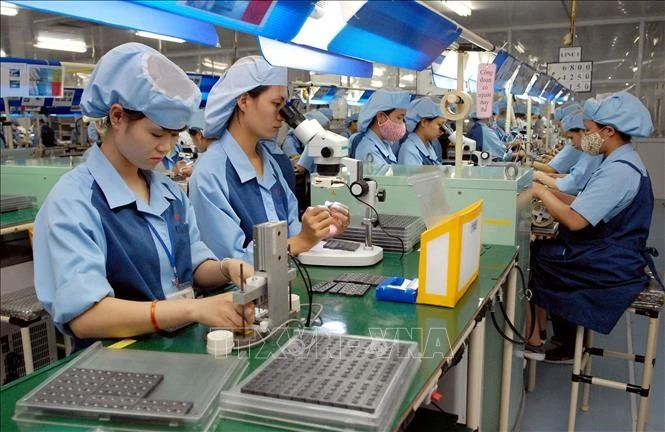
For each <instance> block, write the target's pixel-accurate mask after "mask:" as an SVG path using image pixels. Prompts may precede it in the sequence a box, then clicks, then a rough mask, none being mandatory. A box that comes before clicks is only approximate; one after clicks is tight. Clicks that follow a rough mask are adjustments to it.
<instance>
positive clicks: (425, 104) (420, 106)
mask: <svg viewBox="0 0 665 432" xmlns="http://www.w3.org/2000/svg"><path fill="white" fill-rule="evenodd" d="M445 122H446V119H445V118H444V117H443V114H442V113H441V108H440V107H439V105H438V104H435V103H434V102H433V101H432V99H430V98H428V97H424V98H420V99H416V100H414V101H413V102H411V103H410V104H409V108H408V109H407V110H406V130H407V131H409V135H408V137H407V138H406V140H405V141H404V142H403V143H402V146H401V147H400V150H399V155H398V157H397V161H398V163H399V164H400V165H441V161H440V160H439V159H438V157H437V154H436V151H435V150H434V147H433V146H432V142H431V141H432V140H436V139H438V138H439V136H441V134H442V132H441V126H442V125H443V124H444V123H445Z"/></svg>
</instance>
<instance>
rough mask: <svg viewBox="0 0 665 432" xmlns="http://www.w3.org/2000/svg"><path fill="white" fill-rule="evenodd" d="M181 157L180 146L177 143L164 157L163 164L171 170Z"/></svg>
mask: <svg viewBox="0 0 665 432" xmlns="http://www.w3.org/2000/svg"><path fill="white" fill-rule="evenodd" d="M180 159H181V157H180V146H179V145H178V144H176V145H175V146H174V147H173V150H171V151H170V152H169V154H167V155H166V156H164V157H163V158H162V165H164V168H166V170H167V171H171V170H172V169H173V167H174V166H175V164H176V163H178V161H179V160H180Z"/></svg>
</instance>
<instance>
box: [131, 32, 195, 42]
mask: <svg viewBox="0 0 665 432" xmlns="http://www.w3.org/2000/svg"><path fill="white" fill-rule="evenodd" d="M136 36H141V37H144V38H148V39H157V40H163V41H167V42H174V43H183V42H185V40H184V39H180V38H177V37H173V36H166V35H161V34H157V33H150V32H147V31H137V32H136Z"/></svg>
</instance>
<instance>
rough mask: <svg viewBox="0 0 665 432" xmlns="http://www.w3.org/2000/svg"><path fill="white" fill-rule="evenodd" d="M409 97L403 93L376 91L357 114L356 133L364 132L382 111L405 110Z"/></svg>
mask: <svg viewBox="0 0 665 432" xmlns="http://www.w3.org/2000/svg"><path fill="white" fill-rule="evenodd" d="M410 101H411V95H410V94H408V93H407V92H403V91H392V90H383V89H382V90H377V91H375V92H374V94H372V96H370V98H369V99H368V100H367V103H365V105H363V107H362V108H361V109H360V114H358V132H361V133H362V132H366V131H367V128H369V125H370V124H371V123H372V120H373V119H374V117H375V116H376V115H377V114H378V113H380V112H382V111H390V110H392V109H396V108H399V109H404V110H405V109H407V108H408V107H409V102H410Z"/></svg>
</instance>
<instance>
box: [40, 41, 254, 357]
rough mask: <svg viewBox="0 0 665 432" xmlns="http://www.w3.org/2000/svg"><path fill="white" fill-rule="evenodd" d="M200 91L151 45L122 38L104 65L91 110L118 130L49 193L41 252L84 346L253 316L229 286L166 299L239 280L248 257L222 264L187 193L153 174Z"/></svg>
mask: <svg viewBox="0 0 665 432" xmlns="http://www.w3.org/2000/svg"><path fill="white" fill-rule="evenodd" d="M127 77H132V79H131V80H127ZM200 97H201V96H200V92H199V90H198V89H197V87H196V86H195V85H194V84H193V83H192V82H191V80H190V79H189V78H188V77H187V75H186V74H185V73H184V72H183V71H182V70H181V69H180V68H178V66H176V65H175V64H174V63H172V62H171V61H170V60H168V59H167V58H166V57H164V56H163V55H162V54H160V53H159V52H157V51H155V50H154V49H152V48H150V47H147V46H145V45H142V44H138V43H128V44H124V45H120V46H118V47H116V48H114V49H112V50H111V51H109V52H108V53H106V54H105V55H104V56H103V57H102V58H101V59H100V61H99V63H97V66H96V67H95V70H94V72H93V74H92V76H91V78H90V83H89V84H88V87H87V88H86V89H85V91H84V92H83V96H82V98H81V111H82V112H83V114H84V115H87V116H90V117H93V118H103V117H106V119H107V120H106V122H107V124H108V126H107V131H106V133H105V134H104V135H103V142H102V145H101V147H97V146H95V147H92V149H91V152H90V155H89V157H88V159H87V160H86V162H85V163H84V164H82V165H79V166H77V167H76V168H74V169H73V170H72V171H70V172H69V173H67V174H65V175H64V176H62V178H61V179H60V180H59V181H58V183H57V184H56V185H55V186H54V188H53V189H52V190H51V192H50V193H49V195H48V197H47V198H46V200H45V202H44V204H43V205H42V207H41V209H40V210H39V213H38V214H37V218H36V220H35V234H34V249H33V250H34V265H35V272H34V273H35V289H36V291H37V296H38V298H39V301H40V302H41V303H42V304H43V305H44V307H45V308H46V309H47V310H48V312H49V313H50V314H51V316H52V317H53V320H54V321H55V324H56V325H57V327H58V328H59V329H60V330H62V331H64V332H65V333H67V334H72V335H74V336H75V338H76V340H75V342H76V347H77V348H81V347H84V346H85V345H86V344H89V343H90V342H92V340H94V339H100V338H122V337H131V336H136V335H140V334H145V333H151V332H153V331H158V330H159V329H168V328H173V327H175V326H179V325H183V324H187V323H191V322H199V323H202V324H205V325H208V326H231V327H240V326H241V325H242V316H241V313H244V314H245V317H246V318H247V320H248V321H249V322H251V321H252V320H253V314H254V309H253V306H251V305H250V306H248V307H247V308H245V309H244V310H243V309H242V308H240V309H239V308H237V307H236V306H234V304H233V301H232V297H231V294H230V293H229V294H222V295H218V296H213V297H208V298H204V299H193V298H187V299H172V300H168V301H163V300H165V299H168V298H169V297H171V298H172V296H173V295H174V294H175V295H177V294H183V293H184V292H187V291H188V290H186V289H185V288H186V287H187V286H188V285H190V284H192V283H193V284H195V285H196V286H197V287H201V288H207V287H216V286H221V285H223V284H225V283H227V282H229V281H231V280H233V282H235V283H239V282H240V277H239V271H240V265H241V262H240V261H238V260H224V261H221V262H220V261H218V260H217V258H216V257H215V255H214V254H213V253H212V252H211V251H210V250H209V249H208V248H207V247H206V246H205V245H204V244H203V242H201V241H200V239H199V230H198V228H197V224H196V219H195V218H194V212H193V209H192V207H191V205H190V204H189V200H188V199H187V197H186V196H185V195H184V194H183V193H182V192H181V191H180V189H179V188H178V186H177V185H176V184H175V183H173V182H172V181H171V180H169V179H168V178H166V177H164V176H163V175H161V174H159V173H156V172H154V171H152V169H153V168H154V167H155V166H156V165H157V164H158V163H159V162H160V161H161V159H162V158H163V156H164V154H166V153H167V152H168V151H169V149H170V148H171V145H172V142H173V141H175V139H176V138H177V136H178V132H179V131H180V130H183V129H185V128H186V127H187V123H188V122H189V119H190V117H191V115H192V112H193V110H194V109H196V108H197V107H198V105H199V101H200ZM246 268H247V270H245V274H247V271H248V270H249V272H252V271H253V270H252V268H251V266H249V265H247V267H246Z"/></svg>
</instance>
